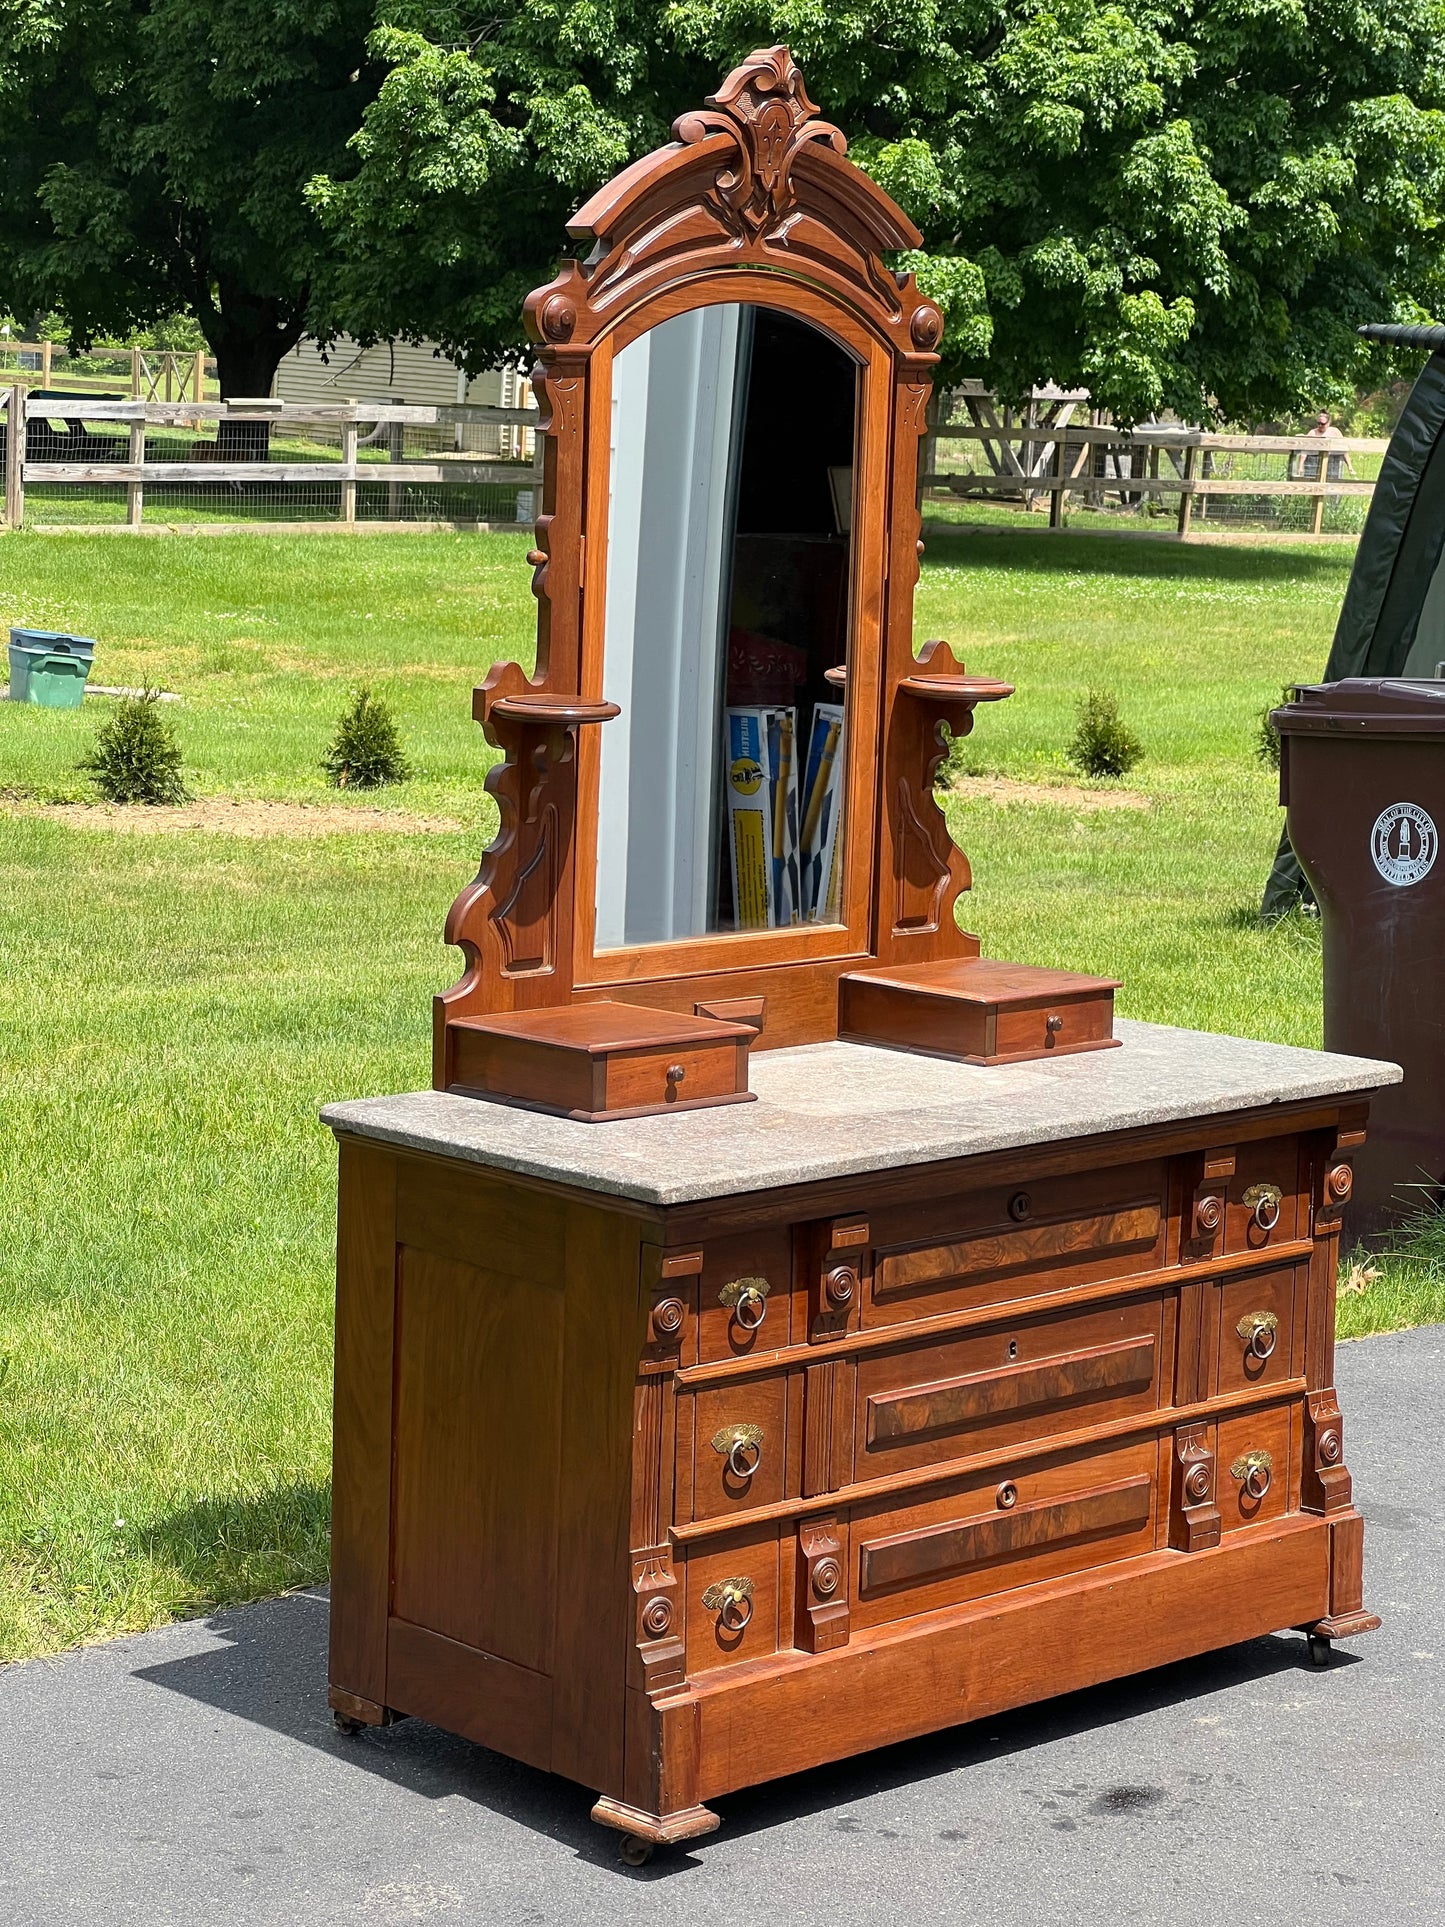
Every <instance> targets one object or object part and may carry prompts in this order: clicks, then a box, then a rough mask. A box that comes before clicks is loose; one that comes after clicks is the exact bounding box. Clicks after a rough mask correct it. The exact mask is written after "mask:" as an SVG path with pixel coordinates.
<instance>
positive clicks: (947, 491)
mask: <svg viewBox="0 0 1445 1927" xmlns="http://www.w3.org/2000/svg"><path fill="white" fill-rule="evenodd" d="M965 399H966V401H967V403H968V405H969V412H970V414H971V415H972V416H973V419H971V420H970V421H967V422H954V421H950V420H948V419H947V412H948V408H949V398H948V397H942V398H941V400H940V406H939V409H938V411H937V413H936V414H935V416H934V418H933V419H932V420H931V422H930V424H929V429H928V433H927V437H926V439H925V443H924V450H923V459H922V470H923V472H922V474H921V475H920V478H919V481H920V487H921V489H922V491H923V499H924V502H925V504H927V503H928V502H930V501H932V502H935V503H941V502H944V501H949V500H952V501H957V500H958V499H959V498H963V499H968V498H970V497H972V498H979V499H985V500H986V499H993V500H1012V501H1015V502H1021V503H1022V504H1023V505H1024V506H1025V507H1027V508H1034V507H1036V506H1042V505H1043V504H1044V503H1046V504H1047V506H1048V510H1049V525H1050V527H1052V528H1062V527H1063V526H1064V523H1065V518H1066V515H1067V511H1068V506H1069V502H1070V499H1071V497H1072V498H1082V499H1083V500H1085V501H1086V502H1088V503H1089V505H1090V506H1095V507H1098V506H1104V505H1105V504H1106V503H1107V502H1108V501H1109V500H1110V499H1111V498H1112V500H1113V501H1114V502H1115V503H1117V504H1118V505H1120V506H1128V507H1136V506H1138V505H1139V504H1141V503H1143V502H1145V501H1147V500H1149V499H1150V498H1163V497H1167V496H1173V497H1174V498H1175V520H1176V525H1177V528H1178V532H1179V533H1180V534H1181V535H1188V534H1189V533H1190V531H1191V528H1192V527H1193V524H1194V522H1195V520H1196V518H1199V519H1204V518H1206V517H1207V515H1208V511H1209V504H1210V502H1211V501H1214V502H1218V503H1221V504H1223V503H1225V502H1227V501H1228V500H1229V498H1250V499H1253V500H1256V501H1259V502H1265V503H1272V502H1280V501H1285V500H1288V499H1289V498H1291V497H1300V496H1302V497H1305V498H1306V499H1307V500H1308V501H1309V503H1310V529H1309V533H1310V534H1312V535H1319V534H1320V533H1321V532H1322V529H1323V521H1324V513H1325V505H1326V503H1327V502H1328V501H1330V500H1332V499H1339V498H1343V497H1348V496H1362V497H1365V498H1368V497H1369V496H1370V495H1372V494H1373V492H1374V487H1375V483H1374V479H1373V474H1370V475H1364V474H1361V473H1359V472H1358V471H1357V470H1356V468H1355V458H1357V457H1358V458H1360V461H1361V463H1362V465H1363V466H1364V467H1368V468H1369V469H1371V470H1374V469H1377V468H1378V465H1379V460H1380V458H1381V457H1382V456H1383V455H1384V453H1385V450H1386V448H1387V447H1388V446H1389V444H1388V442H1386V441H1383V440H1374V439H1363V438H1358V437H1347V436H1328V437H1327V436H1321V435H1215V434H1209V433H1206V432H1205V431H1203V430H1202V429H1197V428H1176V427H1172V426H1163V425H1150V426H1147V427H1143V428H1136V429H1133V430H1129V429H1122V428H1116V427H1111V426H1109V425H1107V424H1105V425H1094V424H1089V423H1083V422H1080V423H1075V422H1073V421H1071V420H1069V419H1068V418H1067V414H1066V413H1065V407H1063V406H1059V405H1058V404H1059V403H1063V404H1065V405H1067V404H1072V403H1076V402H1077V401H1078V399H1079V397H1077V396H1066V397H1061V398H1055V402H1054V412H1053V414H1052V415H1050V416H1048V417H1044V416H1042V415H1033V411H1031V410H1030V411H1025V412H1024V413H1023V415H1022V417H1021V418H1019V419H1014V418H1012V417H1005V418H1004V419H1002V420H1000V419H999V417H998V415H997V414H996V413H994V412H993V411H992V410H991V408H990V406H989V404H990V402H991V398H988V397H980V396H977V395H974V394H970V395H968V396H966V397H965ZM980 403H982V404H983V405H982V406H980ZM981 415H991V417H992V418H991V419H980V416H981ZM1031 416H1032V418H1031ZM940 417H941V419H940ZM1251 468H1253V469H1255V470H1257V471H1259V472H1255V473H1245V472H1244V471H1245V470H1247V469H1251ZM1270 470H1274V471H1277V472H1267V471H1270Z"/></svg>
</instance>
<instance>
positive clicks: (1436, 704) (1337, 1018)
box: [1273, 679, 1445, 1238]
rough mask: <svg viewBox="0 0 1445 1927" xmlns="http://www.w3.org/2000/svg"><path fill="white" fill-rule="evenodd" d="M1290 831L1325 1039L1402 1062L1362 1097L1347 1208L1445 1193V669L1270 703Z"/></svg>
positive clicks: (1354, 1218) (1384, 1206) (1376, 1219)
mask: <svg viewBox="0 0 1445 1927" xmlns="http://www.w3.org/2000/svg"><path fill="white" fill-rule="evenodd" d="M1273 721H1274V724H1275V727H1276V728H1277V729H1278V730H1279V733H1280V747H1281V756H1280V801H1281V802H1282V803H1284V804H1285V805H1286V806H1287V809H1288V818H1287V824H1288V830H1289V840H1290V842H1291V843H1292V844H1293V846H1294V851H1295V855H1296V856H1297V857H1298V858H1299V860H1300V866H1301V868H1302V869H1303V870H1304V873H1305V875H1306V877H1308V879H1309V882H1310V886H1311V888H1312V889H1313V890H1314V893H1315V896H1316V897H1317V898H1318V900H1319V906H1320V916H1321V918H1322V920H1323V935H1324V966H1325V968H1324V978H1325V981H1324V1004H1325V1035H1324V1043H1325V1049H1326V1050H1336V1051H1345V1052H1348V1053H1350V1054H1352V1055H1354V1056H1358V1057H1385V1058H1390V1059H1392V1060H1393V1061H1394V1062H1395V1063H1397V1064H1399V1065H1400V1066H1401V1067H1402V1068H1403V1070H1404V1072H1405V1081H1404V1083H1403V1084H1396V1085H1392V1086H1390V1087H1389V1088H1387V1089H1385V1090H1382V1091H1380V1092H1379V1093H1378V1094H1377V1096H1376V1097H1375V1098H1374V1100H1373V1102H1372V1103H1371V1106H1370V1122H1369V1137H1368V1139H1367V1141H1366V1143H1365V1146H1364V1148H1363V1149H1362V1150H1361V1152H1360V1153H1359V1155H1358V1156H1357V1157H1356V1158H1355V1186H1354V1193H1353V1196H1352V1198H1351V1201H1350V1206H1349V1211H1348V1215H1347V1217H1346V1221H1345V1222H1346V1230H1347V1231H1348V1233H1349V1234H1350V1235H1351V1236H1352V1237H1356V1238H1365V1237H1369V1236H1371V1235H1372V1234H1375V1233H1378V1232H1379V1231H1381V1230H1383V1229H1385V1228H1386V1227H1387V1226H1388V1225H1389V1224H1391V1223H1392V1222H1395V1221H1398V1219H1399V1218H1401V1217H1402V1216H1404V1215H1405V1214H1407V1213H1408V1212H1410V1211H1411V1210H1417V1209H1419V1207H1420V1206H1421V1205H1422V1204H1425V1203H1427V1202H1429V1203H1439V1202H1440V1201H1441V1198H1442V1196H1445V982H1442V975H1445V858H1442V856H1441V852H1440V837H1441V832H1442V830H1445V683H1440V682H1413V681H1407V680H1404V679H1399V680H1395V681H1389V680H1385V681H1369V680H1365V679H1353V680H1350V681H1347V682H1336V683H1325V684H1322V685H1320V686H1318V687H1315V688H1301V689H1297V690H1296V691H1295V699H1294V701H1293V702H1292V703H1290V704H1289V705H1288V706H1287V707H1286V708H1284V709H1277V710H1275V712H1274V717H1273Z"/></svg>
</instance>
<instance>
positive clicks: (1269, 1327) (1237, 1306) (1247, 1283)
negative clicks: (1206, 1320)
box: [1216, 1265, 1308, 1392]
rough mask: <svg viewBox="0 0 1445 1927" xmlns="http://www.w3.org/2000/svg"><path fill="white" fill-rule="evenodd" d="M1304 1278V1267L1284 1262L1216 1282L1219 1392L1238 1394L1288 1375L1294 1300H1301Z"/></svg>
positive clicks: (1292, 1347)
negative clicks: (1217, 1288)
mask: <svg viewBox="0 0 1445 1927" xmlns="http://www.w3.org/2000/svg"><path fill="white" fill-rule="evenodd" d="M1307 1276H1308V1267H1307V1266H1304V1265H1299V1266H1296V1265H1285V1266H1282V1267H1281V1268H1280V1270H1278V1271H1261V1272H1255V1273H1253V1274H1252V1275H1251V1276H1249V1277H1241V1278H1230V1279H1226V1280H1225V1281H1224V1283H1223V1284H1221V1285H1220V1287H1219V1296H1218V1302H1219V1376H1218V1382H1217V1386H1216V1389H1217V1390H1218V1391H1221V1392H1239V1391H1244V1390H1245V1389H1246V1388H1247V1387H1250V1386H1254V1385H1272V1384H1274V1383H1275V1382H1276V1380H1278V1379H1283V1378H1288V1377H1290V1375H1291V1369H1290V1361H1291V1359H1292V1357H1293V1353H1294V1307H1295V1299H1296V1296H1297V1295H1298V1296H1299V1298H1300V1302H1301V1303H1303V1297H1304V1291H1303V1287H1304V1280H1305V1278H1307ZM1297 1283H1298V1284H1299V1286H1300V1290H1299V1292H1298V1294H1297V1293H1296V1284H1297ZM1261 1354H1263V1355H1261Z"/></svg>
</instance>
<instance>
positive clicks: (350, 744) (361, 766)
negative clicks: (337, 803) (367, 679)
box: [321, 689, 411, 790]
mask: <svg viewBox="0 0 1445 1927" xmlns="http://www.w3.org/2000/svg"><path fill="white" fill-rule="evenodd" d="M321 767H322V768H323V769H324V770H325V771H326V774H327V776H328V777H329V779H330V780H331V782H332V783H333V784H334V785H335V786H336V788H337V789H339V790H377V789H380V788H381V787H382V785H383V784H385V783H404V782H405V781H406V779H407V778H408V777H409V776H410V775H411V765H410V763H408V762H407V760H406V756H405V753H404V752H403V750H402V747H401V737H400V735H399V734H398V733H397V727H396V724H395V722H394V721H393V720H392V714H391V711H390V710H389V709H388V708H387V706H386V704H385V703H384V702H383V701H382V699H381V697H380V696H373V695H372V693H371V691H370V690H369V689H361V690H358V691H357V694H356V698H355V700H354V701H353V702H352V703H350V704H349V705H348V706H347V708H345V709H343V710H342V712H341V715H340V717H339V718H338V720H337V724H336V737H335V740H334V741H333V743H332V745H331V747H330V749H328V750H327V752H326V754H325V756H324V757H323V758H322V761H321Z"/></svg>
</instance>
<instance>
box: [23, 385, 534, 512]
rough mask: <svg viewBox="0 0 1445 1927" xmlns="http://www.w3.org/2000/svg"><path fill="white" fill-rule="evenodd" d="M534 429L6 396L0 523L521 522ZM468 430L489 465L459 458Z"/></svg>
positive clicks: (456, 417)
mask: <svg viewBox="0 0 1445 1927" xmlns="http://www.w3.org/2000/svg"><path fill="white" fill-rule="evenodd" d="M536 423H537V411H536V410H535V409H534V408H495V407H487V406H480V405H475V404H468V403H456V404H454V405H452V406H439V407H424V406H406V405H403V404H400V403H382V402H347V403H325V402H317V403H311V402H307V403H297V402H282V401H274V400H272V401H265V402H234V401H233V402H195V401H173V402H157V401H146V400H135V401H115V400H104V401H103V400H90V399H84V400H69V399H66V400H62V401H56V400H44V399H35V398H31V397H29V396H28V395H27V393H26V391H25V389H24V388H23V387H21V386H20V385H19V384H18V383H17V384H15V385H13V386H12V387H11V388H10V389H9V390H8V391H5V484H6V486H5V515H6V521H7V522H8V523H9V525H10V527H11V528H19V527H21V526H22V525H23V524H25V523H26V521H27V520H28V521H29V523H30V525H31V526H32V527H40V528H46V527H49V528H54V527H62V526H63V527H71V528H73V527H77V526H85V527H87V528H95V529H105V528H112V529H117V530H119V529H128V530H137V529H140V528H142V527H144V526H147V524H146V523H145V514H146V499H147V494H148V492H149V493H151V494H152V495H153V496H161V497H162V498H163V499H162V500H161V502H160V503H159V504H158V505H157V506H158V507H159V516H158V519H157V521H153V522H152V524H150V526H164V527H167V528H178V527H190V528H193V529H194V528H198V527H211V526H215V527H226V528H235V527H249V528H257V527H278V526H279V527H286V528H290V529H296V528H297V527H299V526H317V525H319V526H324V527H340V528H357V527H360V526H368V527H373V528H377V527H388V526H393V527H394V526H401V527H408V528H414V527H417V526H418V525H419V524H425V525H427V526H436V525H438V524H441V525H446V526H456V527H475V526H478V525H486V526H491V525H493V524H501V525H503V526H509V527H510V526H519V525H526V524H529V523H531V522H532V520H533V519H534V516H535V515H536V513H537V512H538V511H539V510H540V508H541V483H542V470H541V438H540V437H539V436H538V435H537V434H536V432H535V431H536ZM12 425H13V427H14V428H15V431H16V432H13V433H12V432H11V429H12ZM479 428H480V429H482V430H484V431H487V430H490V431H493V432H494V437H495V439H496V441H497V444H498V456H499V459H496V460H486V459H482V460H478V459H476V458H475V456H474V455H471V454H468V453H465V452H463V451H462V450H461V447H460V444H461V442H462V440H463V436H464V432H465V433H466V436H467V439H472V440H475V439H476V438H477V437H476V433H475V431H476V430H477V429H479ZM518 431H520V433H519V432H518ZM506 444H513V445H516V444H520V448H521V454H520V458H519V459H506V458H504V445H506ZM27 497H29V503H28V505H27ZM122 504H123V510H122ZM486 508H490V509H491V510H493V511H495V512H492V513H481V512H480V511H481V510H482V509H486ZM207 511H209V512H210V513H211V520H210V522H207V521H205V519H204V516H205V513H206V512H207ZM307 511H314V513H307Z"/></svg>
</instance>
